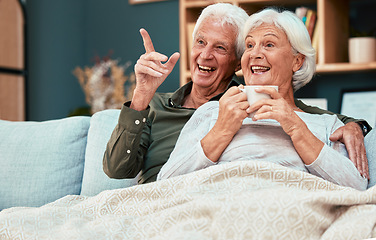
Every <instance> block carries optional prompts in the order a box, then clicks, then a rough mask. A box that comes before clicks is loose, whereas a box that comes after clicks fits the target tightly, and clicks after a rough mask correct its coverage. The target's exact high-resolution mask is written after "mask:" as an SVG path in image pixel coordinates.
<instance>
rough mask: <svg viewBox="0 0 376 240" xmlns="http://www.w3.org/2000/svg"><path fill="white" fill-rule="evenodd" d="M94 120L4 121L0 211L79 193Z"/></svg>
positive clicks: (1, 125)
mask: <svg viewBox="0 0 376 240" xmlns="http://www.w3.org/2000/svg"><path fill="white" fill-rule="evenodd" d="M89 124H90V117H70V118H64V119H59V120H51V121H44V122H32V121H26V122H11V121H4V120H0V196H1V197H0V209H4V208H9V207H14V206H29V207H37V206H41V205H43V204H46V203H49V202H52V201H55V200H56V199H58V198H61V197H63V196H66V195H69V194H79V193H80V190H81V182H82V175H83V169H84V158H85V146H86V137H87V132H88V129H89Z"/></svg>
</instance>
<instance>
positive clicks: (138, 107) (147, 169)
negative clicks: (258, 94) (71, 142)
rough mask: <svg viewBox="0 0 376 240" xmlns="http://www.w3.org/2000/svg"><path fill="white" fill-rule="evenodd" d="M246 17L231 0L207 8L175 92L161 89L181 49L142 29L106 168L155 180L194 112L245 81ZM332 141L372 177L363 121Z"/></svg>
mask: <svg viewBox="0 0 376 240" xmlns="http://www.w3.org/2000/svg"><path fill="white" fill-rule="evenodd" d="M247 18H248V15H247V13H246V12H245V11H244V10H243V9H241V8H239V7H237V6H234V5H231V4H226V3H218V4H214V5H210V6H208V7H206V8H205V9H204V10H203V12H202V14H201V15H200V17H199V18H198V20H197V23H196V26H195V29H194V31H193V37H194V42H193V46H192V51H191V59H190V69H191V79H192V81H191V82H189V83H187V84H186V85H184V86H182V87H180V88H179V89H178V90H176V91H175V92H174V93H156V91H157V88H158V87H159V86H160V85H161V84H162V83H163V81H164V80H165V79H166V78H167V76H168V75H169V74H170V73H171V71H172V69H173V68H174V66H175V64H176V62H177V61H178V59H179V53H174V54H173V55H171V57H170V58H168V57H167V56H165V55H163V54H160V53H157V52H155V51H154V47H153V44H152V41H151V39H150V36H149V35H148V33H147V32H146V30H144V29H141V30H140V34H141V36H142V38H143V42H144V47H145V51H146V53H145V54H143V55H142V56H141V57H140V59H139V60H138V61H137V63H136V65H135V74H136V79H137V85H136V88H135V90H134V93H133V98H132V101H131V102H127V103H125V104H124V106H123V107H122V110H121V113H120V116H119V121H118V124H117V126H116V127H115V129H114V131H113V133H112V136H111V138H110V140H109V142H108V144H107V149H106V152H105V154H104V158H103V170H104V172H105V173H106V174H107V175H108V176H109V177H111V178H117V179H121V178H133V177H135V176H136V175H137V174H138V173H139V172H140V171H141V175H140V179H139V182H140V183H148V182H153V181H155V180H156V177H157V174H158V172H159V170H160V169H161V167H162V166H163V164H164V163H165V162H166V161H167V159H168V157H169V155H170V153H171V151H172V150H173V148H174V146H175V143H176V140H177V138H178V136H179V133H180V131H181V129H182V128H183V126H184V124H185V123H186V122H187V121H188V120H189V118H190V117H191V116H192V114H193V113H194V111H195V110H196V109H197V108H198V107H200V106H201V105H203V104H204V103H206V102H208V101H211V100H219V99H220V97H221V96H222V95H223V93H224V92H225V91H226V90H227V89H229V88H230V87H232V86H237V85H239V84H240V83H241V82H240V81H239V80H238V79H237V77H236V75H235V72H236V71H238V70H239V69H240V59H241V56H242V54H243V52H244V48H245V46H244V40H243V39H242V37H241V34H239V32H240V30H241V29H242V26H243V24H244V23H245V21H246V20H247ZM162 62H165V63H162ZM298 105H299V107H300V108H301V109H302V110H304V111H309V112H311V113H316V111H319V112H318V113H322V112H321V110H319V109H316V108H310V107H307V106H304V104H302V103H301V102H300V103H298ZM346 120H349V119H348V118H347V119H346ZM352 120H353V119H350V121H352ZM345 123H346V122H345ZM333 140H340V141H343V142H345V144H346V146H347V148H348V150H349V153H350V156H352V157H351V159H352V160H353V161H354V163H355V164H356V166H357V167H358V169H359V170H360V172H361V173H362V174H363V175H366V176H368V175H367V174H368V165H367V159H366V156H365V149H364V145H363V135H362V131H361V129H360V128H359V127H358V124H356V123H348V124H346V125H345V126H344V127H343V128H341V129H339V130H338V131H337V132H336V133H335V134H334V136H333ZM187 147H189V146H187ZM358 162H359V163H358ZM363 163H366V164H363Z"/></svg>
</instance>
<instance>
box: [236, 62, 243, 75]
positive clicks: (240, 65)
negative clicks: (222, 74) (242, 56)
mask: <svg viewBox="0 0 376 240" xmlns="http://www.w3.org/2000/svg"><path fill="white" fill-rule="evenodd" d="M240 69H242V64H241V62H240V61H239V62H238V65H237V66H236V68H235V72H237V71H239V70H240Z"/></svg>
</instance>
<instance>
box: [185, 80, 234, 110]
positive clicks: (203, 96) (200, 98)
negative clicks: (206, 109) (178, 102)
mask: <svg viewBox="0 0 376 240" xmlns="http://www.w3.org/2000/svg"><path fill="white" fill-rule="evenodd" d="M228 84H229V82H223V83H222V84H221V85H220V86H218V87H217V88H215V89H212V88H200V87H197V86H196V85H195V84H193V85H192V91H191V93H190V94H188V95H187V96H186V98H185V99H184V103H183V107H186V108H195V109H197V108H199V107H200V106H201V105H203V104H205V103H207V102H208V101H209V100H210V99H212V98H213V97H215V96H217V95H218V94H220V93H222V92H224V91H225V90H226V88H227V86H228Z"/></svg>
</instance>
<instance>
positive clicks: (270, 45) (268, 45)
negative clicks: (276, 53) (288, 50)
mask: <svg viewBox="0 0 376 240" xmlns="http://www.w3.org/2000/svg"><path fill="white" fill-rule="evenodd" d="M266 47H274V44H273V43H268V44H266Z"/></svg>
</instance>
